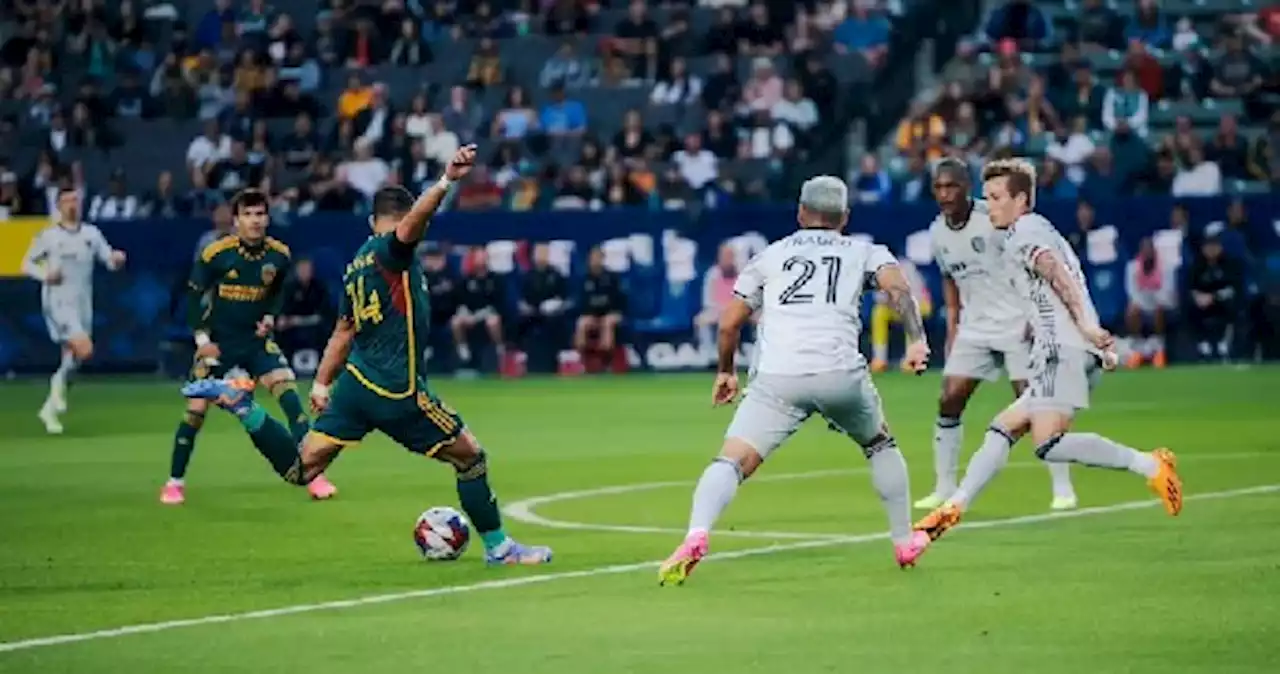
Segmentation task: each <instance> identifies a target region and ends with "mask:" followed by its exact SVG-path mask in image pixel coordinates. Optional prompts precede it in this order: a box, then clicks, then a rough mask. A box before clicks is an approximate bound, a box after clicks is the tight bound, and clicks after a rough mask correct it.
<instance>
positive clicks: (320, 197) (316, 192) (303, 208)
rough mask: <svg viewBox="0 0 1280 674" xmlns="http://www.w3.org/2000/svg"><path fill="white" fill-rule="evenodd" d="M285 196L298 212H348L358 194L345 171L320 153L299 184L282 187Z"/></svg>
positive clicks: (350, 210)
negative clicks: (289, 188) (288, 188)
mask: <svg viewBox="0 0 1280 674" xmlns="http://www.w3.org/2000/svg"><path fill="white" fill-rule="evenodd" d="M284 196H285V198H286V199H289V200H290V201H292V202H294V203H296V204H297V210H298V212H299V213H303V214H305V213H309V212H311V211H323V212H333V213H351V212H352V211H354V210H355V209H356V208H357V207H358V206H359V204H360V199H361V194H360V193H359V192H357V191H355V190H354V189H352V188H351V186H350V185H348V184H347V180H346V175H345V173H344V172H343V171H340V170H337V169H335V168H334V166H333V162H331V161H330V160H329V159H327V158H325V157H324V155H317V156H316V158H315V161H314V162H312V164H311V168H310V170H309V171H308V172H307V176H306V178H305V179H304V182H303V184H302V185H301V186H299V187H297V188H296V189H291V190H285V192H284Z"/></svg>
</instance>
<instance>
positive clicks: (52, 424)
mask: <svg viewBox="0 0 1280 674" xmlns="http://www.w3.org/2000/svg"><path fill="white" fill-rule="evenodd" d="M36 416H37V417H39V418H40V421H41V423H43V424H44V430H45V432H46V433H48V434H49V435H62V422H61V421H58V413H57V412H56V411H54V408H53V407H52V406H51V405H45V406H44V407H41V408H40V413H39V414H37V415H36Z"/></svg>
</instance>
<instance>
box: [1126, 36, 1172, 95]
mask: <svg viewBox="0 0 1280 674" xmlns="http://www.w3.org/2000/svg"><path fill="white" fill-rule="evenodd" d="M1124 69H1125V70H1129V71H1132V72H1133V74H1134V76H1135V77H1136V79H1137V80H1138V87H1139V88H1141V89H1142V90H1143V91H1145V92H1147V97H1148V98H1149V99H1150V100H1152V101H1157V100H1160V97H1161V96H1163V95H1164V79H1165V75H1164V68H1162V67H1161V66H1160V61H1158V60H1156V57H1154V56H1152V55H1151V52H1150V51H1148V50H1147V45H1146V43H1144V42H1142V41H1141V40H1136V39H1133V40H1129V51H1128V52H1127V53H1126V54H1125V57H1124Z"/></svg>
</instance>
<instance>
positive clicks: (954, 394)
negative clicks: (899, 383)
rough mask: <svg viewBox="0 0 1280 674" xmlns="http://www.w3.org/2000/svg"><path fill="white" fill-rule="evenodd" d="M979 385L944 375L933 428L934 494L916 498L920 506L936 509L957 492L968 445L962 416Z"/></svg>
mask: <svg viewBox="0 0 1280 674" xmlns="http://www.w3.org/2000/svg"><path fill="white" fill-rule="evenodd" d="M948 362H950V361H948ZM977 388H978V380H976V379H971V378H969V377H961V376H948V375H946V374H944V375H943V378H942V394H941V395H940V396H939V397H938V420H937V421H936V422H935V423H934V430H933V472H934V486H933V493H931V494H929V495H928V496H926V497H924V498H922V499H920V500H919V501H916V502H915V507H916V508H919V509H921V510H933V509H934V508H937V507H938V506H940V505H942V504H943V503H944V502H946V500H947V499H948V498H949V497H950V496H951V494H952V493H953V492H955V490H956V486H957V485H956V481H957V477H958V473H959V471H960V450H961V449H962V447H963V444H964V424H963V422H961V417H962V416H963V415H964V409H965V407H967V406H968V404H969V398H971V397H972V396H973V392H974V391H975V390H977Z"/></svg>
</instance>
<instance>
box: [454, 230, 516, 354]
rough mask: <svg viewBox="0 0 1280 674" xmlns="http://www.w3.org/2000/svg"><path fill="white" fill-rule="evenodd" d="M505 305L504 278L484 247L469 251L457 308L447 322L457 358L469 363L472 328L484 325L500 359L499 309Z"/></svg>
mask: <svg viewBox="0 0 1280 674" xmlns="http://www.w3.org/2000/svg"><path fill="white" fill-rule="evenodd" d="M505 306H506V299H505V297H504V293H503V281H502V279H500V278H498V276H497V275H496V274H494V273H493V272H492V271H491V270H490V269H489V254H488V252H487V251H485V249H484V248H483V247H481V248H476V249H475V250H473V251H472V252H471V255H470V260H468V262H467V264H465V265H464V269H463V276H462V286H461V292H460V294H459V301H458V312H457V313H456V314H454V316H453V320H452V321H451V322H450V325H451V327H452V329H453V343H454V346H456V347H457V349H458V360H459V361H460V362H462V363H465V364H468V365H471V364H473V363H472V360H471V339H470V337H471V330H472V329H473V328H476V327H477V326H484V330H485V333H486V334H487V335H488V336H489V340H490V341H491V342H492V343H493V347H494V349H496V350H497V352H498V358H499V359H501V358H502V356H503V354H504V353H505V352H506V346H505V342H504V341H503V337H502V309H503V307H505Z"/></svg>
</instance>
